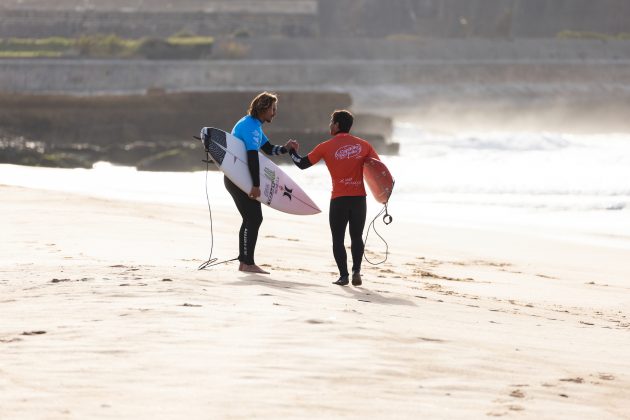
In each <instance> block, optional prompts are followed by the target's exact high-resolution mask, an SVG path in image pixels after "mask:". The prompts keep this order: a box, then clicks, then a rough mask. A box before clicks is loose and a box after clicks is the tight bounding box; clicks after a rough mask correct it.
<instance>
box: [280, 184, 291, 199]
mask: <svg viewBox="0 0 630 420" xmlns="http://www.w3.org/2000/svg"><path fill="white" fill-rule="evenodd" d="M291 194H293V190H290V189H288V188H287V186H286V185H285V186H284V194H282V196H283V197H284V196H285V195H286V196H287V197H289V201H291V199H292V198H293V197H292V196H291Z"/></svg>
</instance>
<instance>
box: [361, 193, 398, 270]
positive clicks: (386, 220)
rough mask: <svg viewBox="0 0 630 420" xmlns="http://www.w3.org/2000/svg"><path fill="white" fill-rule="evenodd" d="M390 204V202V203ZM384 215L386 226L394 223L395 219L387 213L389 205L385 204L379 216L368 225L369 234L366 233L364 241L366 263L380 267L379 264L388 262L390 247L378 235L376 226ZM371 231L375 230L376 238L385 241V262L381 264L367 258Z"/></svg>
mask: <svg viewBox="0 0 630 420" xmlns="http://www.w3.org/2000/svg"><path fill="white" fill-rule="evenodd" d="M388 202H389V201H388ZM383 213H385V215H384V216H383V223H385V224H386V225H389V224H390V223H391V222H393V221H394V219H393V218H392V216H390V214H389V213H388V212H387V203H385V205H384V206H383V208H382V209H381V211H380V212H378V214H377V215H376V216H375V217H374V219H372V222H371V223H370V224H369V225H368V229H367V232H366V233H365V240H364V241H363V258H364V259H365V261H367V262H368V263H370V264H372V265H379V264H383V263H384V262H385V261H387V255H388V251H389V245H388V244H387V241H386V240H385V239H384V238H383V237H382V236H381V234H380V233H378V231H377V230H376V226H375V225H374V223H375V222H376V219H378V218H379V216H380V215H382V214H383ZM370 229H373V230H374V233H376V236H378V237H379V238H381V240H382V241H383V243H384V244H385V258H384V259H383V261H379V262H372V261H370V259H369V258H368V257H367V255H366V254H365V249H366V248H367V240H368V235H369V234H370Z"/></svg>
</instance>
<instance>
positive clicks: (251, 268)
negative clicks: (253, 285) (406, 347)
mask: <svg viewBox="0 0 630 420" xmlns="http://www.w3.org/2000/svg"><path fill="white" fill-rule="evenodd" d="M238 271H244V272H246V273H257V274H269V272H268V271H265V270H263V269H262V268H260V267H258V266H257V265H256V264H245V263H241V265H239V267H238Z"/></svg>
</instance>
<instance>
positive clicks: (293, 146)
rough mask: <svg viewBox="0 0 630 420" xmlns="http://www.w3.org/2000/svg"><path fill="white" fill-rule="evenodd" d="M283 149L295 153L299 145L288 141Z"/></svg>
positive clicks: (291, 140) (295, 141)
mask: <svg viewBox="0 0 630 420" xmlns="http://www.w3.org/2000/svg"><path fill="white" fill-rule="evenodd" d="M284 147H285V148H287V149H288V150H295V151H296V152H297V151H298V149H299V148H300V144H299V143H298V142H297V140H293V139H289V141H288V142H287V143H286V144H285V145H284Z"/></svg>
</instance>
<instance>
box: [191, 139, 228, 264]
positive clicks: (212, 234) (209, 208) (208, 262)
mask: <svg viewBox="0 0 630 420" xmlns="http://www.w3.org/2000/svg"><path fill="white" fill-rule="evenodd" d="M193 137H194V138H195V139H197V140H201V139H200V138H199V137H196V136H193ZM203 162H206V201H207V203H208V214H209V216H210V256H209V257H208V260H207V261H206V262H204V263H202V264H201V265H199V267H197V270H204V269H206V268H208V267H213V266H215V265H219V264H225V263H228V262H230V261H236V260H238V257H236V258H232V259H231V260H225V261H220V262H217V260H218V258H212V250H213V249H214V230H213V226H212V208H211V207H210V196H209V195H208V172H209V171H210V162H212V161H211V160H210V154H209V153H208V151H207V150H206V159H205V160H204V161H203Z"/></svg>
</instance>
